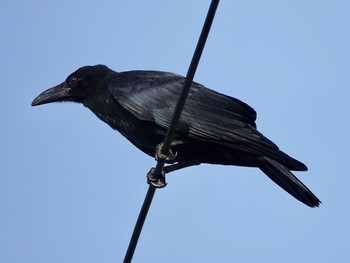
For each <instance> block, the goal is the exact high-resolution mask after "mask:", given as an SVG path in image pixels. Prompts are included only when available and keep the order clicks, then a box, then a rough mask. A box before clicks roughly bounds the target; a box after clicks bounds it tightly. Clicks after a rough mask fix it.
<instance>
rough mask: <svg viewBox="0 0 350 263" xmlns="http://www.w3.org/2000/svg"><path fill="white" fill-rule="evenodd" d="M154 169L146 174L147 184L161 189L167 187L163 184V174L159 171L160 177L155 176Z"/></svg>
mask: <svg viewBox="0 0 350 263" xmlns="http://www.w3.org/2000/svg"><path fill="white" fill-rule="evenodd" d="M155 171H156V168H154V167H152V168H151V170H150V171H149V172H148V173H147V183H148V184H149V185H153V186H154V187H156V188H163V187H165V186H166V185H167V183H166V182H165V172H164V170H162V171H161V174H160V176H159V177H158V176H155Z"/></svg>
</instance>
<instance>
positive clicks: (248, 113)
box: [32, 65, 320, 207]
mask: <svg viewBox="0 0 350 263" xmlns="http://www.w3.org/2000/svg"><path fill="white" fill-rule="evenodd" d="M184 81H185V79H184V77H182V76H179V75H176V74H173V73H167V72H159V71H128V72H122V73H117V72H115V71H113V70H110V69H109V68H107V67H106V66H103V65H97V66H86V67H82V68H80V69H78V70H77V71H75V72H73V73H72V74H71V75H69V76H68V77H67V79H66V80H65V81H64V82H63V83H61V84H60V85H58V86H55V87H53V88H51V89H49V90H47V91H45V92H43V93H42V94H40V95H39V96H38V97H37V98H35V99H34V101H33V102H32V105H33V106H35V105H41V104H45V103H50V102H55V101H74V102H78V103H82V104H83V105H84V106H86V107H88V108H89V109H90V110H91V111H93V112H94V113H95V114H96V116H97V117H99V118H100V119H101V120H102V121H104V122H106V123H107V124H108V125H109V126H111V127H112V128H113V129H115V130H118V131H119V132H120V133H121V134H122V135H123V136H125V137H126V138H127V139H128V140H129V141H130V142H131V143H133V144H134V145H135V146H136V147H138V148H139V149H140V150H142V151H143V152H145V153H146V154H148V155H150V156H154V155H155V148H156V146H157V145H158V144H159V143H161V142H162V141H163V140H164V136H165V133H166V130H167V128H168V126H169V123H170V120H171V118H172V114H173V111H174V108H175V105H176V103H177V100H178V98H179V95H180V92H181V90H182V87H183V84H184ZM255 120H256V112H255V111H254V109H253V108H251V107H250V106H248V105H247V104H246V103H244V102H242V101H240V100H238V99H235V98H232V97H230V96H227V95H224V94H220V93H218V92H216V91H213V90H210V89H207V88H205V87H204V86H203V85H200V84H198V83H193V84H192V86H191V89H190V92H189V95H188V98H187V100H186V104H185V107H184V109H183V112H182V115H181V117H180V121H179V124H178V125H177V128H176V132H175V138H174V140H173V142H172V146H171V148H172V150H173V151H174V152H177V158H176V161H177V162H178V163H179V164H186V163H188V162H193V163H211V164H223V165H239V166H248V167H258V168H260V169H261V170H262V171H263V172H264V173H265V174H266V175H267V176H269V177H270V178H271V179H272V180H273V181H274V182H275V183H277V184H278V185H279V186H281V187H282V188H283V189H284V190H286V191H287V192H288V193H290V194H291V195H293V196H294V197H295V198H297V199H298V200H300V201H301V202H303V203H305V204H306V205H308V206H311V207H314V206H318V205H319V203H320V201H319V200H318V199H317V197H316V196H315V195H313V194H312V192H311V191H310V190H309V189H308V188H307V187H306V186H305V185H304V184H302V183H301V182H300V181H299V180H298V179H297V178H296V177H295V176H294V175H293V174H292V173H291V172H290V170H298V171H306V170H307V167H306V166H305V165H304V164H303V163H301V162H299V161H297V160H295V159H293V158H292V157H290V156H289V155H287V154H285V153H284V152H282V151H281V150H279V148H278V147H277V145H276V144H274V143H273V142H272V141H270V140H269V139H267V138H266V137H265V136H263V135H262V134H261V133H260V132H259V131H258V130H257V127H256V124H255ZM183 166H186V165H183Z"/></svg>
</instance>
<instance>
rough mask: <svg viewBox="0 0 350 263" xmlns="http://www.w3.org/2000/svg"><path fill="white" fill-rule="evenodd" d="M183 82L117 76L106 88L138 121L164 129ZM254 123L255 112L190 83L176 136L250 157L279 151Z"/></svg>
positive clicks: (151, 75)
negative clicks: (244, 152)
mask: <svg viewBox="0 0 350 263" xmlns="http://www.w3.org/2000/svg"><path fill="white" fill-rule="evenodd" d="M184 81H185V79H184V78H183V77H181V76H179V75H176V74H172V73H165V72H157V71H129V72H123V73H120V74H119V75H118V76H116V77H115V78H114V79H113V81H111V83H110V84H109V87H108V88H109V91H110V93H111V94H112V96H113V97H114V99H115V100H116V101H117V102H118V103H120V104H121V105H122V106H123V107H124V108H125V109H127V110H128V111H130V112H131V113H132V114H134V115H135V116H136V117H137V118H139V119H141V120H146V121H154V122H156V123H157V124H158V125H160V126H161V127H163V128H165V129H166V128H167V127H169V124H170V121H171V118H172V115H173V111H174V108H175V106H176V102H177V100H178V98H179V95H180V93H181V90H182V87H183V84H184ZM255 119H256V112H255V111H254V109H252V108H251V107H250V106H248V105H247V104H245V103H244V102H242V101H240V100H238V99H235V98H232V97H229V96H226V95H223V94H220V93H217V92H215V91H213V90H210V89H207V88H205V87H204V86H202V85H200V84H198V83H193V84H192V86H191V89H190V92H189V95H188V97H187V100H186V104H185V107H184V109H183V111H182V115H181V118H180V121H179V124H178V125H177V132H182V133H186V134H187V136H189V137H192V138H195V139H199V140H205V141H212V142H216V143H220V144H224V145H226V146H228V147H232V148H238V149H240V150H245V151H248V152H252V153H254V152H256V151H257V150H258V151H259V152H261V151H262V152H265V151H268V152H269V151H271V150H276V149H278V148H277V146H276V145H275V144H274V143H273V142H271V141H270V140H268V139H267V138H265V137H264V136H263V135H262V134H261V133H259V132H258V131H257V130H256V125H255ZM259 149H260V150H259Z"/></svg>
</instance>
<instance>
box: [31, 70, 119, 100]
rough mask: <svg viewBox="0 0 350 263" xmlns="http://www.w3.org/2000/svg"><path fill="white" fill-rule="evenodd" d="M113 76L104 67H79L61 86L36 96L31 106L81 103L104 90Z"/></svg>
mask: <svg viewBox="0 0 350 263" xmlns="http://www.w3.org/2000/svg"><path fill="white" fill-rule="evenodd" d="M115 74H116V72H114V71H113V70H111V69H109V68H108V67H106V66H104V65H96V66H85V67H81V68H79V69H78V70H77V71H75V72H73V73H72V74H70V75H69V76H68V77H67V78H66V80H65V81H64V82H62V83H61V84H59V85H57V86H55V87H53V88H50V89H48V90H46V91H44V92H43V93H41V94H40V95H39V96H37V97H36V98H35V99H34V100H33V102H32V106H38V105H41V104H46V103H51V102H62V101H72V102H79V103H83V102H84V100H85V99H86V98H89V97H91V96H94V95H95V94H97V93H98V92H99V91H100V90H101V89H102V88H104V87H105V85H104V84H105V83H107V82H108V80H109V79H110V78H111V77H113V76H114V75H115Z"/></svg>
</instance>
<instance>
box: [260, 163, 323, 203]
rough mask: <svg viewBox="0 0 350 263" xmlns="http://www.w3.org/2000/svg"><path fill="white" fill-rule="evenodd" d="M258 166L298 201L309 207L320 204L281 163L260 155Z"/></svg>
mask: <svg viewBox="0 0 350 263" xmlns="http://www.w3.org/2000/svg"><path fill="white" fill-rule="evenodd" d="M259 168H260V170H262V171H263V172H264V173H265V174H266V175H267V176H268V177H269V178H270V179H271V180H272V181H274V182H275V183H276V184H278V185H279V186H280V187H282V188H283V189H284V190H285V191H287V192H288V193H289V194H291V195H292V196H294V197H295V198H296V199H298V200H299V201H301V202H303V203H304V204H306V205H308V206H310V207H317V206H319V205H320V203H321V201H320V200H319V199H318V198H317V197H316V196H315V195H314V194H313V193H312V192H311V191H310V190H309V189H308V188H307V187H306V186H305V185H304V184H303V183H302V182H301V181H300V180H299V179H298V178H296V177H295V176H294V175H293V174H292V173H291V172H290V171H289V170H288V169H287V168H286V167H285V166H283V165H282V164H280V163H278V162H276V161H274V160H272V159H270V158H268V157H262V158H261V163H260V165H259Z"/></svg>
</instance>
